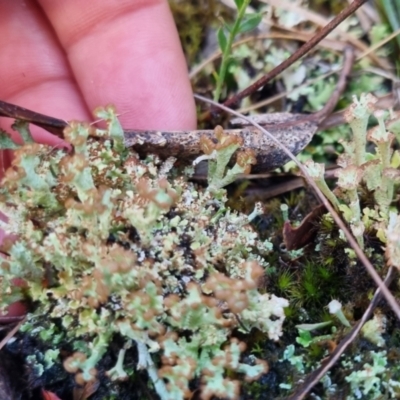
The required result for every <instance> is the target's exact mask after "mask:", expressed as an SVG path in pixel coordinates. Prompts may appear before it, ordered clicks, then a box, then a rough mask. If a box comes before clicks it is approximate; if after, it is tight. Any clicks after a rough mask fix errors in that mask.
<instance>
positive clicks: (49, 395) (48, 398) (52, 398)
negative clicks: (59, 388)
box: [42, 389, 61, 400]
mask: <svg viewBox="0 0 400 400" xmlns="http://www.w3.org/2000/svg"><path fill="white" fill-rule="evenodd" d="M42 396H43V400H61V399H60V398H59V397H58V396H57V395H56V394H54V393H53V392H49V391H48V390H44V389H42Z"/></svg>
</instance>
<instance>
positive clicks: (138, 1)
mask: <svg viewBox="0 0 400 400" xmlns="http://www.w3.org/2000/svg"><path fill="white" fill-rule="evenodd" d="M0 83H1V84H0V98H1V99H2V100H5V101H8V102H10V103H15V104H18V105H20V106H23V107H25V108H28V109H32V110H34V111H37V112H41V113H43V114H46V115H50V116H53V117H57V118H61V119H64V120H69V119H79V120H90V119H91V111H92V110H93V109H94V108H95V107H97V106H99V105H106V104H108V103H113V104H115V105H116V107H117V111H118V112H119V113H120V114H121V117H120V120H121V122H122V125H123V126H124V127H128V128H136V129H193V128H195V124H196V122H195V107H194V101H193V97H192V93H191V87H190V83H189V80H188V74H187V69H186V64H185V59H184V57H183V54H182V50H181V46H180V43H179V39H178V35H177V32H176V28H175V25H174V21H173V19H172V16H171V13H170V10H169V7H168V3H167V0H109V1H102V0H92V1H90V2H86V1H79V0H68V1H60V0H56V1H54V0H38V1H34V0H26V1H23V0H13V1H9V0H0ZM0 124H1V126H2V127H3V128H5V127H7V125H6V122H5V121H0ZM7 130H8V131H10V130H9V129H7ZM32 133H33V134H34V137H35V140H36V141H38V142H41V143H47V144H50V145H56V144H59V143H60V139H58V138H56V137H55V136H53V135H51V134H50V133H48V132H44V131H43V130H41V129H40V128H32ZM4 158H5V160H4V164H5V167H7V166H8V165H9V163H10V158H9V157H4ZM3 167H4V165H3Z"/></svg>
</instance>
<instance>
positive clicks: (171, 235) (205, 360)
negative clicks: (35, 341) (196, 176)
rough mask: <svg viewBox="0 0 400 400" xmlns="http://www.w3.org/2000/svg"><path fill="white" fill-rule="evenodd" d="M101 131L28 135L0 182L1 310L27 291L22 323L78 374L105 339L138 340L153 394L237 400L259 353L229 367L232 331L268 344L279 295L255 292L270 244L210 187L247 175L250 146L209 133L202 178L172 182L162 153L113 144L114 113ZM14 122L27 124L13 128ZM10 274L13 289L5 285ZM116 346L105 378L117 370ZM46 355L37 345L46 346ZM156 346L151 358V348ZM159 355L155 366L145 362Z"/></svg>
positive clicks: (278, 327) (107, 113)
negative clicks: (195, 384) (65, 145)
mask: <svg viewBox="0 0 400 400" xmlns="http://www.w3.org/2000/svg"><path fill="white" fill-rule="evenodd" d="M96 115H97V116H98V117H101V118H105V119H106V121H107V124H108V128H107V130H105V131H102V130H99V129H94V128H93V127H90V126H89V125H85V124H79V123H71V125H70V127H69V128H68V129H67V131H66V135H65V136H66V139H67V140H68V141H69V142H70V143H71V144H72V145H73V147H74V152H73V153H69V154H67V153H65V151H63V150H57V149H50V148H49V147H47V146H43V145H39V144H35V143H34V144H26V145H25V146H23V147H20V148H18V149H17V151H16V157H15V160H14V162H13V167H12V168H10V169H9V170H8V171H7V172H6V174H5V178H4V180H3V186H2V188H1V202H0V207H1V211H2V212H4V213H5V214H6V215H8V216H9V221H8V222H7V223H3V224H2V228H3V229H5V230H6V232H7V234H9V235H10V236H9V238H8V239H7V240H6V241H5V244H4V245H3V251H5V252H7V253H8V254H9V257H8V258H7V260H4V261H3V263H2V265H1V269H0V282H1V301H2V304H3V305H6V304H9V303H10V302H12V301H15V300H17V299H23V298H24V297H26V296H27V297H29V298H30V299H31V300H33V301H34V302H35V304H36V305H37V306H36V307H35V308H34V310H33V311H32V313H31V314H28V317H27V322H26V323H25V326H24V327H23V330H24V331H25V332H28V333H30V334H31V335H33V336H37V337H38V338H40V339H41V340H43V341H44V342H45V343H46V345H48V346H50V347H51V346H54V349H53V350H52V351H55V349H58V348H60V346H63V345H67V346H69V347H72V348H73V349H74V350H75V352H74V353H73V354H71V355H70V357H68V358H67V359H65V360H64V365H65V367H66V369H67V370H68V371H69V372H71V373H74V374H76V379H77V381H78V382H79V383H84V382H85V381H90V380H93V379H95V378H96V374H97V370H96V367H97V365H98V363H99V362H101V360H102V358H103V356H104V354H105V353H106V352H107V351H108V350H109V345H110V343H111V341H112V340H113V338H114V337H115V336H116V335H119V336H122V337H123V338H124V340H125V343H131V342H132V341H133V342H134V343H135V344H136V347H137V349H138V353H139V360H138V364H137V369H145V370H147V373H148V375H149V377H150V380H151V381H152V382H153V385H154V388H155V390H156V392H157V393H158V394H159V396H160V397H161V398H162V399H180V398H182V399H183V398H186V397H188V396H189V395H190V391H189V384H190V382H191V381H192V380H193V379H195V378H200V380H201V392H202V397H203V398H211V397H212V396H214V395H216V396H221V397H224V398H236V397H237V394H238V391H239V387H240V385H239V381H238V380H235V379H232V378H230V377H228V375H227V372H228V371H236V373H238V374H241V375H242V376H243V377H244V378H245V379H248V380H254V379H257V377H259V376H260V375H261V374H263V373H266V372H267V370H268V365H267V363H266V362H265V361H260V360H256V361H255V362H254V363H253V365H250V364H246V363H243V362H241V355H242V353H243V351H244V348H245V346H244V344H243V343H241V342H239V341H238V340H236V339H235V338H233V337H232V334H233V332H234V331H235V330H242V331H243V332H245V333H247V332H249V331H250V330H251V329H253V328H257V329H258V330H260V331H262V332H263V333H264V334H265V335H267V336H268V337H269V338H270V339H272V340H278V339H279V337H280V335H281V334H282V323H283V321H284V319H285V316H284V308H285V307H287V305H288V302H287V301H286V300H285V299H282V298H278V297H276V296H274V295H270V294H268V293H262V292H260V291H259V289H258V281H259V279H260V278H261V277H262V276H263V275H264V273H265V271H264V269H265V267H267V263H266V262H265V261H264V260H263V255H265V254H267V253H268V252H269V251H270V250H271V244H270V243H269V242H264V241H261V240H260V239H259V237H258V235H257V233H256V232H255V231H254V229H253V228H252V227H251V226H250V223H249V221H250V220H251V219H253V218H254V217H255V216H257V215H259V214H260V213H262V208H261V207H260V205H257V206H256V209H255V210H254V212H253V213H252V214H251V216H247V215H244V214H239V213H237V212H234V211H232V210H230V209H229V208H228V207H227V206H226V205H225V203H226V200H227V197H226V192H225V190H224V189H223V188H222V187H223V186H224V185H225V184H227V183H229V182H230V181H232V179H233V178H234V177H236V175H237V174H238V173H243V172H246V171H247V170H248V167H249V164H251V163H252V162H253V158H254V157H253V155H252V154H248V153H246V152H243V153H240V154H239V156H238V157H239V158H238V159H237V163H236V164H235V165H234V166H233V167H232V168H228V167H227V164H228V162H229V160H230V157H231V155H232V154H233V153H234V152H235V151H236V149H237V147H238V143H237V141H236V140H231V139H230V138H229V137H228V136H227V135H225V134H223V132H221V133H220V134H219V135H217V138H218V140H219V142H218V144H217V145H216V146H215V145H214V144H213V146H214V148H213V149H211V152H210V153H213V156H212V157H211V159H210V172H209V183H210V185H209V187H208V189H203V188H201V187H200V186H197V185H195V184H194V183H192V182H190V181H189V180H188V177H186V176H181V177H175V178H171V177H170V175H177V174H171V173H169V171H170V170H171V168H172V165H173V160H167V161H165V162H162V161H161V160H160V159H159V158H158V157H157V156H154V155H149V156H148V157H147V158H146V159H145V160H140V159H139V157H138V156H137V155H136V154H135V153H134V152H132V151H128V150H127V149H125V148H122V147H121V146H122V145H121V143H122V142H121V140H122V138H123V136H122V134H121V132H122V130H121V127H120V125H119V123H118V121H117V120H116V113H115V110H114V109H113V108H107V109H106V110H97V112H96ZM24 129H25V128H24ZM14 278H21V279H23V280H24V281H25V287H23V288H18V287H15V286H13V285H12V281H13V279H14ZM126 351H129V346H128V347H126V346H125V347H124V348H122V349H121V351H120V353H119V357H118V360H117V363H116V365H115V367H114V368H112V369H111V370H109V372H108V374H109V377H110V379H127V378H128V379H129V372H127V371H128V370H126V371H125V370H124V366H123V360H124V356H125V353H126ZM51 354H56V353H48V355H51ZM154 355H157V357H155V358H154V359H153V357H154ZM159 356H161V362H158V361H156V360H158V359H159Z"/></svg>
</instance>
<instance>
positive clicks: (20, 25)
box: [0, 0, 89, 145]
mask: <svg viewBox="0 0 400 400" xmlns="http://www.w3.org/2000/svg"><path fill="white" fill-rule="evenodd" d="M0 80H1V84H0V98H2V99H4V100H6V101H8V102H11V103H15V104H18V105H21V106H23V107H26V108H29V109H32V110H35V111H37V112H41V113H43V114H48V115H51V116H54V117H59V118H62V119H71V118H78V119H87V118H88V117H89V113H88V111H87V109H86V105H85V102H84V101H83V99H82V97H81V95H80V92H79V89H78V87H77V85H76V82H75V81H74V78H73V75H72V73H71V70H70V68H69V66H68V63H67V60H66V57H65V54H64V53H63V51H62V49H61V47H60V46H59V44H58V41H57V38H56V36H55V35H54V33H53V31H52V28H51V26H50V25H49V24H48V22H47V21H46V19H45V17H44V16H43V15H42V12H41V10H40V8H39V7H38V6H37V4H36V3H34V2H33V1H22V0H13V1H8V0H0ZM0 123H1V126H2V127H3V128H5V127H6V126H7V125H9V123H6V122H5V120H4V119H1V120H0ZM32 132H33V134H34V136H35V140H38V141H40V142H47V143H48V144H51V145H56V144H58V143H60V139H58V138H57V137H55V136H53V135H51V134H50V133H48V132H45V131H43V130H42V129H40V128H32Z"/></svg>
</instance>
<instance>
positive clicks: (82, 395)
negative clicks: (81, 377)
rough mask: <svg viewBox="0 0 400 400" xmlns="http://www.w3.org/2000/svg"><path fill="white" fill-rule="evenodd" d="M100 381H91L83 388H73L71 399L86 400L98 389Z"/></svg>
mask: <svg viewBox="0 0 400 400" xmlns="http://www.w3.org/2000/svg"><path fill="white" fill-rule="evenodd" d="M99 385H100V381H91V382H88V383H86V385H85V386H83V387H78V386H76V387H74V390H73V394H72V398H73V399H74V400H86V399H88V398H89V397H90V396H91V395H92V394H93V393H95V392H96V390H97V389H98V388H99Z"/></svg>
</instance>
